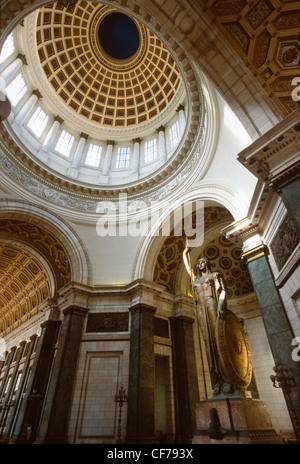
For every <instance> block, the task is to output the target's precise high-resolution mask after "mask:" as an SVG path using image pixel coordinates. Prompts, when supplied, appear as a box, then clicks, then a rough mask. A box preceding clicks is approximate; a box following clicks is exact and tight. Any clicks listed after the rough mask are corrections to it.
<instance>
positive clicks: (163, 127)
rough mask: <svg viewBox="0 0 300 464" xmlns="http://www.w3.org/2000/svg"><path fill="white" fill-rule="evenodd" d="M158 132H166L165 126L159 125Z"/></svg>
mask: <svg viewBox="0 0 300 464" xmlns="http://www.w3.org/2000/svg"><path fill="white" fill-rule="evenodd" d="M156 132H165V126H159V127H158V128H157V129H156Z"/></svg>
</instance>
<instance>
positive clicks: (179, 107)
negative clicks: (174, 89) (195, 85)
mask: <svg viewBox="0 0 300 464" xmlns="http://www.w3.org/2000/svg"><path fill="white" fill-rule="evenodd" d="M179 111H184V105H183V104H182V103H181V104H180V105H179V106H178V108H177V110H176V112H177V113H179Z"/></svg>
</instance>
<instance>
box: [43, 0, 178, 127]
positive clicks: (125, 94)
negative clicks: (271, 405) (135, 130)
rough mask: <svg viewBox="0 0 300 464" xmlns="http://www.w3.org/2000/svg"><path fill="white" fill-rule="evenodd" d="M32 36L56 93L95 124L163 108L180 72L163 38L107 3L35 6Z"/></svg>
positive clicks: (136, 119)
mask: <svg viewBox="0 0 300 464" xmlns="http://www.w3.org/2000/svg"><path fill="white" fill-rule="evenodd" d="M36 37H37V47H38V53H39V58H40V61H41V64H42V67H43V70H44V72H45V74H46V76H47V79H48V81H49V83H50V84H51V86H52V87H53V89H54V90H55V92H56V93H57V95H59V97H60V98H61V100H62V101H63V102H64V103H66V104H67V105H68V107H70V108H71V109H72V110H73V111H74V112H76V113H77V114H78V115H80V116H82V117H84V118H86V119H87V120H89V121H92V122H94V123H96V124H101V125H104V126H108V127H118V128H121V127H132V126H134V125H137V124H141V123H144V122H146V121H148V120H150V119H152V118H153V117H155V116H156V115H158V114H159V113H160V112H161V111H162V110H163V109H164V108H166V106H167V105H168V103H169V102H170V101H171V100H172V98H173V97H174V94H175V92H176V90H177V89H178V86H179V83H180V74H179V71H178V69H177V66H176V64H175V61H174V59H173V58H172V56H171V54H170V53H169V51H168V50H167V49H166V47H165V46H164V45H163V43H162V42H161V41H160V40H159V39H158V37H156V36H155V35H154V34H153V32H151V31H150V29H148V28H147V27H146V26H144V25H143V24H142V23H140V22H138V21H136V20H135V19H133V18H130V17H129V16H128V15H126V14H124V13H121V12H118V11H116V9H115V8H114V7H111V6H109V5H102V4H99V3H93V2H79V3H78V5H76V6H69V7H68V8H64V7H63V6H62V5H61V4H59V3H54V4H51V5H47V6H46V7H44V8H42V9H41V10H40V11H39V15H38V21H37V31H36Z"/></svg>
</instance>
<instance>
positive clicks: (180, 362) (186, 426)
mask: <svg viewBox="0 0 300 464" xmlns="http://www.w3.org/2000/svg"><path fill="white" fill-rule="evenodd" d="M170 322H171V331H172V343H173V368H174V392H175V408H176V411H175V414H176V428H177V430H176V442H179V443H180V442H181V443H191V440H192V438H193V434H194V432H195V430H196V416H195V410H196V403H197V402H199V388H198V376H197V366H196V356H195V346H194V335H193V324H194V319H192V318H190V317H187V316H178V317H172V318H170Z"/></svg>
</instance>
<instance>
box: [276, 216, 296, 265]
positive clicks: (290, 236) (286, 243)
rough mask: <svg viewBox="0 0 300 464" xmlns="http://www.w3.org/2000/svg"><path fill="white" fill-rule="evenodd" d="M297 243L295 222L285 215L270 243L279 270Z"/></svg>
mask: <svg viewBox="0 0 300 464" xmlns="http://www.w3.org/2000/svg"><path fill="white" fill-rule="evenodd" d="M298 243H299V235H298V233H297V230H296V227H295V224H294V222H293V220H292V219H291V217H290V216H289V215H286V216H285V218H284V220H283V222H282V224H281V225H280V227H279V229H278V231H277V233H276V235H275V237H274V239H273V240H272V242H271V244H270V248H271V250H272V253H273V256H274V259H275V262H276V264H277V267H278V270H279V271H280V270H281V269H282V268H283V266H284V265H285V263H286V262H287V261H288V259H289V258H290V256H291V254H292V253H293V251H294V250H295V248H296V246H297V245H298Z"/></svg>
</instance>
